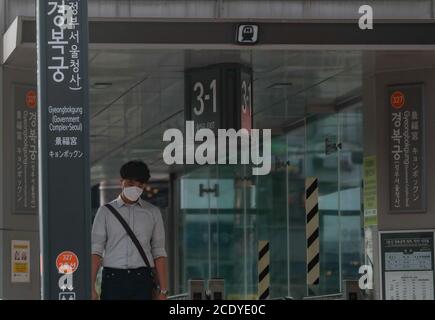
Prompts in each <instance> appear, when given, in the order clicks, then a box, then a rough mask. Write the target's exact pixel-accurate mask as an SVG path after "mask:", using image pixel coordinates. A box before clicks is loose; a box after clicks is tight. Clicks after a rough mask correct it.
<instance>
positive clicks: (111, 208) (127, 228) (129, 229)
mask: <svg viewBox="0 0 435 320" xmlns="http://www.w3.org/2000/svg"><path fill="white" fill-rule="evenodd" d="M106 208H108V209H109V210H110V211H111V212H112V213H113V215H114V216H115V217H116V218H117V219H118V220H119V222H120V223H121V224H122V226H123V227H124V229H125V231H127V234H128V235H129V237H130V238H131V241H133V243H134V245H135V246H136V248H137V250H138V251H139V253H140V255H141V257H142V259H143V261H144V262H145V266H147V267H149V268H150V269H151V276H152V277H153V280H154V282H155V285H157V279H156V276H155V272H154V269H153V268H151V265H150V262H149V261H148V258H147V255H146V254H145V251H144V250H143V248H142V246H141V244H140V242H139V240H138V239H137V237H136V235H135V234H134V232H133V230H131V228H130V226H129V225H128V223H127V222H126V221H125V220H124V218H123V217H122V216H121V214H120V213H119V212H118V211H117V210H116V209H115V208H114V207H113V206H112V205H111V204H109V203H108V204H106Z"/></svg>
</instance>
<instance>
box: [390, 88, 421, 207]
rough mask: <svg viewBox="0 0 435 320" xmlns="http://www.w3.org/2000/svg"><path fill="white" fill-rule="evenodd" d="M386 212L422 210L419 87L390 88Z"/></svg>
mask: <svg viewBox="0 0 435 320" xmlns="http://www.w3.org/2000/svg"><path fill="white" fill-rule="evenodd" d="M388 97H389V101H388V106H389V110H390V112H389V128H390V130H389V135H390V136H389V146H390V148H389V150H390V153H389V167H390V185H389V188H390V212H424V211H425V210H426V203H425V201H426V197H425V192H426V190H425V189H426V188H425V181H424V174H425V168H424V165H425V163H424V158H425V154H424V152H425V148H424V145H425V126H424V105H423V86H422V85H408V86H395V87H390V88H389V90H388Z"/></svg>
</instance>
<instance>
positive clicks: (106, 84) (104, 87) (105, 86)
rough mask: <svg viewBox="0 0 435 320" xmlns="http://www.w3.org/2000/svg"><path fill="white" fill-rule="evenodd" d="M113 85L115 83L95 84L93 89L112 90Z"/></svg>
mask: <svg viewBox="0 0 435 320" xmlns="http://www.w3.org/2000/svg"><path fill="white" fill-rule="evenodd" d="M112 85H113V83H111V82H95V83H94V85H93V86H92V88H94V89H98V90H101V89H107V88H110V87H111V86H112Z"/></svg>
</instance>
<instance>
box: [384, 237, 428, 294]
mask: <svg viewBox="0 0 435 320" xmlns="http://www.w3.org/2000/svg"><path fill="white" fill-rule="evenodd" d="M380 241H381V259H382V266H381V267H382V269H381V270H382V292H383V299H385V300H433V299H434V257H433V253H434V233H433V232H409V233H405V232H383V233H381V235H380Z"/></svg>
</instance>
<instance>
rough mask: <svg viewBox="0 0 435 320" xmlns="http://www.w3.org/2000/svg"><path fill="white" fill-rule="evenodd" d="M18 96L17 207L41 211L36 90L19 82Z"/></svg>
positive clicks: (16, 98) (16, 139) (32, 212)
mask: <svg viewBox="0 0 435 320" xmlns="http://www.w3.org/2000/svg"><path fill="white" fill-rule="evenodd" d="M14 95H15V98H14V100H15V110H14V112H15V122H14V124H15V210H14V212H16V213H24V214H37V213H38V114H37V103H36V90H35V88H33V87H31V86H24V85H16V86H15V87H14Z"/></svg>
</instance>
